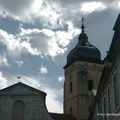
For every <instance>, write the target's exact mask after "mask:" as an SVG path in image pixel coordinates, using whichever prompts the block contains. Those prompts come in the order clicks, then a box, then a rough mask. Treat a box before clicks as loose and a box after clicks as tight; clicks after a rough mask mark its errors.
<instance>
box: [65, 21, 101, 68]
mask: <svg viewBox="0 0 120 120" xmlns="http://www.w3.org/2000/svg"><path fill="white" fill-rule="evenodd" d="M83 20H84V19H82V26H81V29H82V32H81V34H80V35H79V37H78V43H77V45H76V47H75V48H73V49H72V50H71V51H70V52H69V54H68V56H67V64H66V66H65V67H67V66H69V65H71V64H72V63H74V62H75V61H77V60H80V61H86V62H93V63H99V64H101V63H102V61H101V54H100V51H99V49H98V48H96V47H95V46H93V45H92V44H90V43H89V41H88V37H87V34H86V33H85V30H84V29H85V26H84V23H83ZM65 67H64V68H65Z"/></svg>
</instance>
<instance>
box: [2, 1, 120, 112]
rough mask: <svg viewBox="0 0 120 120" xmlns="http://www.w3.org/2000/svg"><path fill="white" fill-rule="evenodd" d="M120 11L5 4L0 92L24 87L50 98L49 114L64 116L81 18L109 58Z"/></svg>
mask: <svg viewBox="0 0 120 120" xmlns="http://www.w3.org/2000/svg"><path fill="white" fill-rule="evenodd" d="M119 11H120V0H96V1H95V0H94V1H93V0H0V89H3V88H5V87H7V86H9V85H12V84H14V83H17V82H23V83H25V84H27V85H30V86H32V87H35V88H37V89H40V90H42V91H44V92H46V93H47V98H46V105H47V108H48V110H49V111H50V112H58V113H59V112H60V113H61V112H63V85H64V69H63V67H64V66H65V64H66V57H67V54H68V53H69V52H70V50H71V49H72V48H74V47H75V45H76V44H77V42H78V36H79V34H80V33H81V18H82V16H84V18H85V20H84V24H85V32H86V34H87V35H88V40H89V42H90V43H92V44H93V45H94V46H96V47H97V48H98V49H99V50H100V52H101V59H104V57H105V56H106V51H108V50H109V47H110V44H111V40H112V37H113V34H114V31H113V26H114V24H115V21H116V19H117V16H118V14H119ZM19 76H20V77H21V78H20V79H18V78H17V77H19Z"/></svg>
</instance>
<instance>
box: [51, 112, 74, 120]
mask: <svg viewBox="0 0 120 120" xmlns="http://www.w3.org/2000/svg"><path fill="white" fill-rule="evenodd" d="M50 115H51V116H52V118H54V119H55V120H76V119H75V118H74V117H72V116H71V115H68V114H60V113H50Z"/></svg>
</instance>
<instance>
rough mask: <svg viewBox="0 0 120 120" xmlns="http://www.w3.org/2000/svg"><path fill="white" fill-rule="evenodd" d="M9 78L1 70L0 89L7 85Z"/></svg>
mask: <svg viewBox="0 0 120 120" xmlns="http://www.w3.org/2000/svg"><path fill="white" fill-rule="evenodd" d="M7 84H8V82H7V79H6V78H5V77H4V75H3V73H2V72H1V71H0V89H3V88H5V87H7Z"/></svg>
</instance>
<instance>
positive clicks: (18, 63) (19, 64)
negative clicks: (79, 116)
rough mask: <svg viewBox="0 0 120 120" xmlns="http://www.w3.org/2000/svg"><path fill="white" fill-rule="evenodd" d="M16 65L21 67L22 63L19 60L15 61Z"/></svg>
mask: <svg viewBox="0 0 120 120" xmlns="http://www.w3.org/2000/svg"><path fill="white" fill-rule="evenodd" d="M16 64H17V65H18V67H21V66H22V65H23V64H24V62H23V61H20V60H16Z"/></svg>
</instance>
